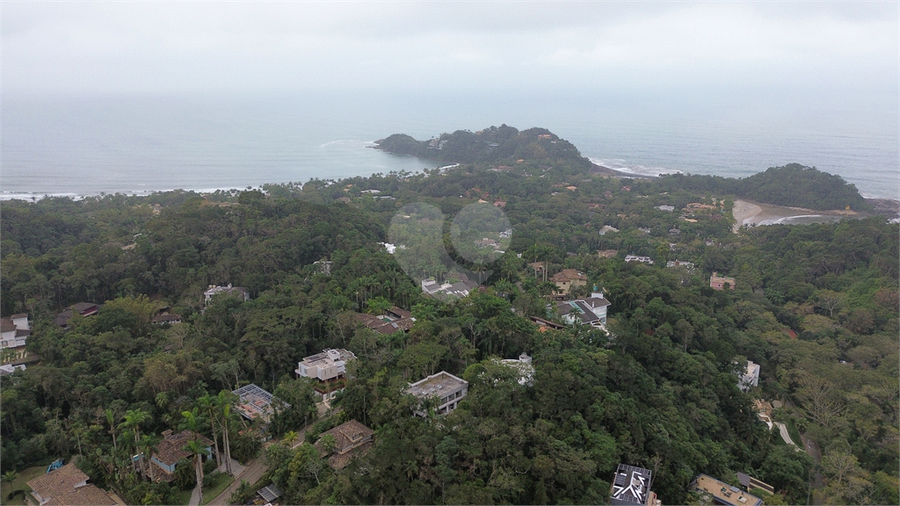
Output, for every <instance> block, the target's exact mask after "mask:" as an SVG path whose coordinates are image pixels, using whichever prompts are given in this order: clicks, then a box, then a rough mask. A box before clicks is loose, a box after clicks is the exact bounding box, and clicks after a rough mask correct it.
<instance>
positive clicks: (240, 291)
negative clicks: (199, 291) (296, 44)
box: [203, 283, 250, 305]
mask: <svg viewBox="0 0 900 506" xmlns="http://www.w3.org/2000/svg"><path fill="white" fill-rule="evenodd" d="M221 294H225V295H236V296H238V297H241V298H242V299H243V300H244V302H247V301H248V300H250V291H249V290H247V289H246V288H244V287H241V286H231V283H228V286H218V285H209V288H207V290H206V291H205V292H203V299H204V303H205V304H206V305H209V303H210V301H212V298H213V297H214V296H216V295H221Z"/></svg>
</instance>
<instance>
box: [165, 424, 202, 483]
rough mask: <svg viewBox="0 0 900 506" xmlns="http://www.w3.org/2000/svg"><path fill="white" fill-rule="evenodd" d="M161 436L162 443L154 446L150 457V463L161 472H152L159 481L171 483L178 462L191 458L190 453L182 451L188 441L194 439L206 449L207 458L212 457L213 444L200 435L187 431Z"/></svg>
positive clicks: (168, 432)
mask: <svg viewBox="0 0 900 506" xmlns="http://www.w3.org/2000/svg"><path fill="white" fill-rule="evenodd" d="M162 435H163V439H162V441H160V442H159V444H157V445H156V451H155V452H153V453H152V454H151V456H150V462H151V463H152V464H153V465H155V466H156V467H157V468H158V469H159V470H160V471H162V473H156V472H154V476H155V477H156V479H157V480H159V481H172V480H173V479H175V466H176V465H178V461H180V460H181V459H185V458H188V457H190V456H191V452H189V451H187V450H185V449H184V447H185V446H187V444H188V441H192V440H194V439H196V440H197V441H198V442H199V443H200V444H201V445H202V446H203V447H204V448H205V449H206V455H207V458H210V457H212V456H213V453H212V444H213V442H212V441H211V440H209V439H208V438H206V437H204V436H203V435H202V434H198V433H196V432H191V431H189V430H183V431H181V432H177V433H173V432H172V431H171V430H165V431H163V433H162Z"/></svg>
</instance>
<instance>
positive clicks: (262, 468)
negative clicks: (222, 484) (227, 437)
mask: <svg viewBox="0 0 900 506" xmlns="http://www.w3.org/2000/svg"><path fill="white" fill-rule="evenodd" d="M265 460H266V459H265V457H263V456H259V457H257V458H255V459H253V460H251V461H250V463H249V464H248V465H247V467H243V466H241V465H237V466H233V467H232V469H233V470H235V471H237V472H236V473H235V475H234V481H233V482H231V485H228V486H227V487H226V488H225V490H223V491H222V493H221V494H219V495H217V496H216V497H215V498H214V499H213V500H212V501H209V504H214V505H224V504H228V500H229V499H231V494H233V493H234V491H235V490H237V489H238V487H240V486H241V481H246V482H248V483H250V484H251V485H252V484H254V483H256V482H257V481H259V479H260V478H262V475H263V474H265V472H266V464H265ZM239 468H241V469H240V471H238V469H239Z"/></svg>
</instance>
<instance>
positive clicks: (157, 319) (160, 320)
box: [150, 313, 181, 325]
mask: <svg viewBox="0 0 900 506" xmlns="http://www.w3.org/2000/svg"><path fill="white" fill-rule="evenodd" d="M150 321H151V322H152V323H153V324H154V325H175V324H178V323H181V315H180V314H175V313H163V314H158V315H156V316H154V317H153V319H151V320H150Z"/></svg>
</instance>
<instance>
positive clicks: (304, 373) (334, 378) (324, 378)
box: [294, 349, 356, 400]
mask: <svg viewBox="0 0 900 506" xmlns="http://www.w3.org/2000/svg"><path fill="white" fill-rule="evenodd" d="M355 359H356V355H354V354H353V352H352V351H347V350H344V349H337V350H333V349H327V350H324V351H323V352H322V353H316V354H315V355H310V356H308V357H305V358H304V359H303V360H301V361H300V362H298V363H297V368H296V369H294V372H295V373H297V377H298V378H311V379H314V380H317V381H316V383H315V386H314V388H315V390H316V394H317V395H318V396H320V397H322V398H323V399H325V400H328V399H331V398H332V397H334V396H335V394H337V393H338V392H340V391H341V390H343V389H344V388H343V382H341V381H340V380H341V379H343V378H344V375H345V374H346V373H347V362H349V361H351V360H355Z"/></svg>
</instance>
